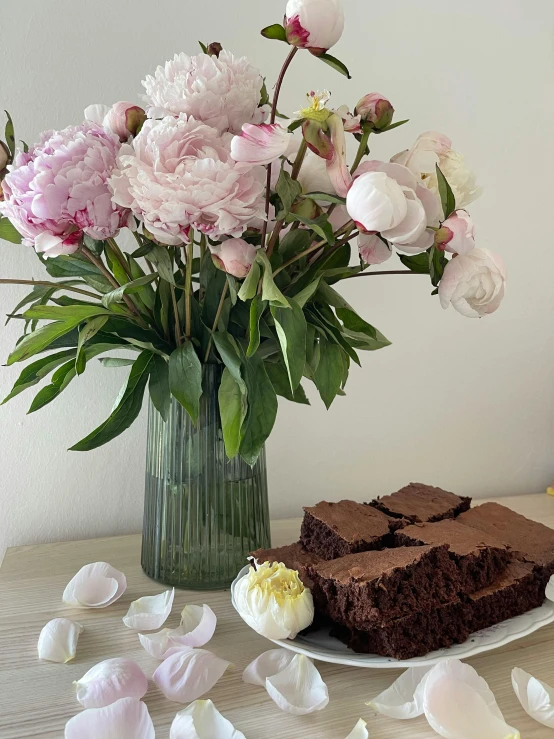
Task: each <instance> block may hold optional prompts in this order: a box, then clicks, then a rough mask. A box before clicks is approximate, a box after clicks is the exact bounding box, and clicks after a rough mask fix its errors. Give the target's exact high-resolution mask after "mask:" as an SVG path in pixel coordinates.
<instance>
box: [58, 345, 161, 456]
mask: <svg viewBox="0 0 554 739" xmlns="http://www.w3.org/2000/svg"><path fill="white" fill-rule="evenodd" d="M151 362H152V354H151V353H150V352H148V351H145V352H142V353H141V354H139V356H138V357H137V359H136V361H135V363H134V364H133V366H132V368H131V372H130V374H129V379H128V380H127V384H126V386H125V391H124V393H123V395H122V397H121V400H120V402H119V403H118V405H117V407H116V408H115V409H114V410H113V411H112V413H111V414H110V417H109V418H108V419H107V420H106V421H104V423H103V424H102V425H101V426H99V427H98V428H97V429H95V430H94V431H93V432H92V433H90V434H89V435H88V436H86V437H85V438H84V439H82V440H81V441H80V442H78V443H77V444H75V445H74V446H72V447H71V449H70V451H73V452H86V451H89V450H90V449H96V448H97V447H99V446H102V445H103V444H106V443H107V442H108V441H111V440H112V439H115V437H116V436H119V434H121V433H123V431H125V430H126V429H128V428H129V426H130V425H131V424H132V423H133V421H134V420H135V419H136V418H137V416H138V414H139V413H140V409H141V406H142V399H143V396H144V390H145V388H146V383H147V382H148V376H149V374H150V366H151Z"/></svg>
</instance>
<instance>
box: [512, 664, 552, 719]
mask: <svg viewBox="0 0 554 739" xmlns="http://www.w3.org/2000/svg"><path fill="white" fill-rule="evenodd" d="M512 685H513V687H514V691H515V694H516V695H517V698H518V700H519V702H520V703H521V705H522V706H523V710H524V711H525V712H526V713H528V714H529V716H531V718H533V719H535V721H538V722H539V724H543V726H548V727H549V728H550V729H554V688H551V687H550V685H548V684H547V683H543V682H542V680H537V678H536V677H533V676H532V675H530V674H529V673H528V672H525V670H522V669H520V668H519V667H515V668H514V669H513V671H512Z"/></svg>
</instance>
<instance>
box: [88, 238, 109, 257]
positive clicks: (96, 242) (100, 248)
mask: <svg viewBox="0 0 554 739" xmlns="http://www.w3.org/2000/svg"><path fill="white" fill-rule="evenodd" d="M83 242H84V244H85V246H86V247H87V249H88V250H89V251H91V252H92V253H93V254H94V255H96V256H97V257H100V256H102V254H103V252H104V248H105V246H106V242H105V241H101V240H100V239H93V238H92V237H91V236H87V235H85V236H84V237H83Z"/></svg>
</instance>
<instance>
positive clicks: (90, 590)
mask: <svg viewBox="0 0 554 739" xmlns="http://www.w3.org/2000/svg"><path fill="white" fill-rule="evenodd" d="M126 589H127V580H126V578H125V575H124V574H123V573H122V572H120V571H119V570H116V569H115V567H112V566H111V565H109V564H108V563H107V562H94V563H92V564H88V565H85V566H84V567H81V569H80V570H79V572H78V573H77V574H76V575H75V577H73V578H72V579H71V580H70V582H69V583H68V584H67V586H66V588H65V590H64V592H63V602H64V603H67V605H68V606H77V607H80V608H105V607H106V606H109V605H111V604H112V603H114V602H115V601H116V600H117V599H118V598H121V596H122V595H123V593H124V592H125V590H126Z"/></svg>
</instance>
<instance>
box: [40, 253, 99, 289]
mask: <svg viewBox="0 0 554 739" xmlns="http://www.w3.org/2000/svg"><path fill="white" fill-rule="evenodd" d="M41 261H42V263H43V264H44V266H45V268H46V271H47V272H48V274H49V275H50V276H51V277H82V278H83V280H86V279H87V277H94V278H95V279H96V280H98V281H99V284H106V278H105V277H104V275H103V274H102V272H100V270H99V269H98V267H96V266H95V265H94V264H91V262H89V261H88V259H87V258H86V257H83V256H81V255H80V254H79V252H77V253H75V254H67V255H64V256H61V257H54V258H50V259H45V258H44V257H42V258H41ZM108 285H109V283H108ZM109 289H110V290H112V285H109Z"/></svg>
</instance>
